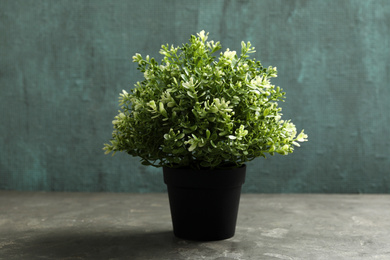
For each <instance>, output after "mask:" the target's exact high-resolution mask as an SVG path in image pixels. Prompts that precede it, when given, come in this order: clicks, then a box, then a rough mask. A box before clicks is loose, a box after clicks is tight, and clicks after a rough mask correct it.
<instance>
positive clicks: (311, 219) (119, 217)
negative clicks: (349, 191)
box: [0, 191, 390, 260]
mask: <svg viewBox="0 0 390 260" xmlns="http://www.w3.org/2000/svg"><path fill="white" fill-rule="evenodd" d="M171 225H172V224H171V219H170V212H169V206H168V199H167V195H166V194H126V193H41V192H12V191H0V259H4V260H13V259H27V260H34V259H63V260H83V259H94V260H97V259H112V260H114V259H115V260H116V259H142V260H153V259H159V260H163V259H173V260H174V259H204V260H229V259H230V260H233V259H236V260H250V259H256V260H258V259H276V260H278V259H324V260H330V259H331V260H334V259H386V260H388V259H390V195H312V194H306V195H298V194H294V195H291V194H285V195H270V194H268V195H265V194H243V195H242V197H241V204H240V211H239V217H238V223H237V230H236V235H235V236H234V237H233V238H231V239H227V240H223V241H216V242H194V241H186V240H181V239H178V238H175V237H174V236H173V234H172V226H171Z"/></svg>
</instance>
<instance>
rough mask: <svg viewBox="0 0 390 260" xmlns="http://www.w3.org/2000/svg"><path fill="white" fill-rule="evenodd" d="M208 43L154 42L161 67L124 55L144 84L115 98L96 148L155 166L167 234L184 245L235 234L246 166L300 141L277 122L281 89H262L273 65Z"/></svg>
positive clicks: (201, 39) (245, 47) (287, 124)
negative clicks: (108, 133)
mask: <svg viewBox="0 0 390 260" xmlns="http://www.w3.org/2000/svg"><path fill="white" fill-rule="evenodd" d="M207 39H208V33H207V34H205V32H204V31H201V32H200V33H198V34H197V36H194V35H192V36H191V38H190V42H189V43H187V44H183V45H182V46H181V47H174V46H169V45H168V44H167V45H163V46H162V47H161V50H160V54H162V55H163V56H164V57H163V59H162V60H161V62H160V63H158V62H157V61H156V60H155V59H154V58H150V57H149V56H146V57H145V58H144V57H142V56H141V55H140V54H138V53H137V54H136V55H135V56H133V61H134V62H136V63H138V69H139V70H140V71H141V72H142V73H143V74H144V80H143V81H142V82H137V83H136V84H135V88H133V89H132V90H131V91H130V93H128V92H126V91H125V90H123V93H121V94H120V97H119V102H120V106H121V110H120V111H119V114H118V115H117V116H116V117H115V120H114V121H113V125H114V130H113V133H112V139H111V141H110V143H109V144H105V147H104V150H105V151H106V153H110V152H113V154H114V153H115V152H116V151H124V152H127V153H128V154H130V155H133V156H138V157H140V158H141V162H142V164H144V165H152V166H155V167H163V175H164V181H165V183H166V184H167V187H168V196H169V200H170V208H171V214H172V222H173V229H174V233H175V235H176V236H178V237H181V238H185V239H192V240H219V239H226V238H229V237H232V236H233V235H234V232H235V225H236V218H237V211H238V204H239V199H240V193H241V185H242V184H243V183H244V179H245V169H246V168H245V167H246V166H245V162H248V161H251V160H253V159H255V158H256V157H265V155H266V154H270V155H273V154H274V153H279V154H282V155H287V154H289V153H292V152H293V149H294V146H299V144H298V142H303V141H307V135H306V134H304V132H303V131H302V132H300V134H298V135H297V131H296V127H295V125H294V124H293V123H292V122H291V121H289V120H288V121H285V120H282V119H281V116H282V114H281V108H280V107H278V101H283V99H284V96H285V92H283V91H282V89H281V88H279V87H275V86H274V85H272V84H271V82H270V79H271V78H273V77H276V76H277V70H276V68H275V67H268V68H264V67H263V66H262V65H261V63H260V62H259V61H256V60H255V59H250V58H249V54H251V53H254V52H255V49H254V47H252V46H251V44H250V42H248V43H244V42H242V43H241V53H240V54H237V53H236V52H235V51H230V50H229V49H227V50H226V51H220V50H221V44H220V43H219V42H214V41H207ZM218 53H219V54H218Z"/></svg>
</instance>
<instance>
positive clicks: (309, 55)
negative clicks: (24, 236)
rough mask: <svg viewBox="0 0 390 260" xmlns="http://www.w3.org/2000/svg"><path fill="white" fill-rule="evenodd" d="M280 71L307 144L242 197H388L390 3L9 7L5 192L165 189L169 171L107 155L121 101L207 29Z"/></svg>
mask: <svg viewBox="0 0 390 260" xmlns="http://www.w3.org/2000/svg"><path fill="white" fill-rule="evenodd" d="M203 29H204V30H205V31H208V32H210V38H209V39H214V40H219V41H221V43H222V45H223V48H224V49H225V48H230V49H231V50H232V49H233V50H239V49H240V42H241V41H242V40H244V41H251V42H252V45H253V46H255V47H256V49H257V53H256V54H255V56H254V57H256V59H258V60H261V61H262V63H263V65H265V66H269V65H272V66H276V67H278V71H279V77H278V78H277V79H276V80H275V81H274V84H276V85H279V86H281V87H282V88H283V89H284V90H285V91H286V92H287V100H286V102H285V103H283V104H282V107H283V111H284V116H285V119H287V118H291V119H292V120H293V122H294V123H295V124H296V125H297V128H298V129H302V128H304V129H305V132H306V133H307V134H308V135H309V142H307V143H304V145H303V146H302V147H301V148H299V149H297V150H296V151H295V152H294V154H292V155H289V156H285V157H284V156H274V157H269V158H268V159H257V160H255V161H253V162H250V163H249V164H248V175H247V182H246V184H245V186H244V192H266V193H268V192H269V193H279V192H284V193H289V192H300V193H306V192H325V193H357V192H362V193H374V192H381V193H388V192H390V158H389V154H390V153H389V152H390V137H389V133H390V132H389V126H390V115H389V111H390V102H389V97H390V86H389V83H390V80H389V74H390V1H387V0H382V1H381V0H376V1H368V0H354V1H339V0H329V1H323V0H311V1H306V0H301V1H292V0H290V1H281V0H267V1H254V0H253V1H249V0H241V1H228V0H226V1H221V0H216V1H207V0H202V1H179V0H177V1H175V0H170V1H161V0H148V1H127V0H123V1H121V0H116V1H111V0H90V1H87V0H85V1H68V0H57V1H50V0H44V1H42V0H0V111H1V112H0V189H6V190H46V191H50V190H54V191H113V192H124V191H126V192H161V191H165V186H164V184H163V181H162V174H161V169H157V168H151V167H145V166H141V165H140V163H139V161H138V158H134V157H130V156H128V155H126V154H116V155H115V156H114V157H111V156H107V155H104V154H103V151H102V147H103V143H104V142H107V141H108V139H109V138H110V137H111V131H112V125H111V121H112V119H113V117H114V116H115V115H116V113H117V109H118V106H117V97H118V94H119V92H120V91H121V90H122V89H129V88H132V87H133V84H134V83H135V82H136V81H138V80H141V76H142V75H141V73H139V72H138V71H137V70H136V64H133V63H132V62H131V60H132V59H131V57H132V56H133V55H134V53H136V52H139V53H142V54H144V55H146V54H149V55H151V56H155V57H156V58H158V60H159V59H160V55H159V54H158V51H159V48H160V46H161V44H165V43H172V44H174V45H179V44H181V43H183V42H187V40H188V39H189V37H190V35H191V34H195V33H196V32H199V31H200V30H203Z"/></svg>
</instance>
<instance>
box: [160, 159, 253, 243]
mask: <svg viewBox="0 0 390 260" xmlns="http://www.w3.org/2000/svg"><path fill="white" fill-rule="evenodd" d="M245 171H246V166H245V165H244V166H242V167H240V168H234V169H226V170H220V169H218V170H194V169H183V168H167V167H164V168H163V172H164V182H165V183H166V184H167V187H168V196H169V204H170V208H171V216H172V224H173V232H174V234H175V236H177V237H179V238H183V239H188V240H198V241H213V240H222V239H227V238H231V237H233V236H234V233H235V230H236V221H237V213H238V206H239V202H240V195H241V186H242V184H243V183H244V181H245Z"/></svg>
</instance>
